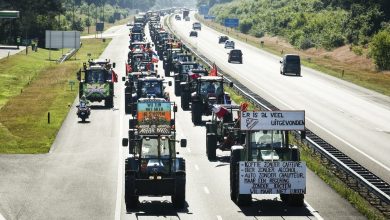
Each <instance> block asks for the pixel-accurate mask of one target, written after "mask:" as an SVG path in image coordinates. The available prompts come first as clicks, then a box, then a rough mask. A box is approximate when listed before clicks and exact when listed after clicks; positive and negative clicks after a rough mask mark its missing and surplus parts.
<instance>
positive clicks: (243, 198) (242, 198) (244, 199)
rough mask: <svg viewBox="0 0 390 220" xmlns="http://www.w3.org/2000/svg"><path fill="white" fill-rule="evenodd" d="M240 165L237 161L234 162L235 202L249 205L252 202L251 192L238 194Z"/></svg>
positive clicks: (239, 204) (240, 204)
mask: <svg viewBox="0 0 390 220" xmlns="http://www.w3.org/2000/svg"><path fill="white" fill-rule="evenodd" d="M239 166H240V165H239V164H238V163H237V164H236V170H235V171H236V173H235V178H236V183H237V191H236V193H237V196H236V204H237V205H238V206H250V205H251V204H252V194H240V191H239V189H240V185H239V184H240V180H239V178H240V173H239V172H240V167H239Z"/></svg>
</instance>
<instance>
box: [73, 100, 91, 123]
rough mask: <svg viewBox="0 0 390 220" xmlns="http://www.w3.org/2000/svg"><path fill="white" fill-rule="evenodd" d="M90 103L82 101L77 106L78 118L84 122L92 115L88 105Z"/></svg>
mask: <svg viewBox="0 0 390 220" xmlns="http://www.w3.org/2000/svg"><path fill="white" fill-rule="evenodd" d="M87 102H88V101H86V100H81V99H80V103H79V104H78V105H77V106H76V108H77V116H78V117H79V118H81V121H82V122H85V120H86V119H87V118H89V115H90V114H91V108H90V107H89V106H88V104H87Z"/></svg>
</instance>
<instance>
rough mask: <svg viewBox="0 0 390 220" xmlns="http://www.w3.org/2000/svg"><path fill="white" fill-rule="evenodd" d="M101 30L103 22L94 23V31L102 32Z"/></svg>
mask: <svg viewBox="0 0 390 220" xmlns="http://www.w3.org/2000/svg"><path fill="white" fill-rule="evenodd" d="M103 30H104V22H98V23H96V31H103Z"/></svg>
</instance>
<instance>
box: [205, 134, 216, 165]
mask: <svg viewBox="0 0 390 220" xmlns="http://www.w3.org/2000/svg"><path fill="white" fill-rule="evenodd" d="M206 154H207V158H208V159H209V160H210V161H215V160H216V159H217V136H216V135H215V134H214V133H208V134H207V137H206Z"/></svg>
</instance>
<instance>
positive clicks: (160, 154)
mask: <svg viewBox="0 0 390 220" xmlns="http://www.w3.org/2000/svg"><path fill="white" fill-rule="evenodd" d="M137 108H138V111H137V112H138V113H137V117H136V118H134V119H130V121H129V125H130V127H129V132H128V138H123V139H122V145H123V146H124V147H127V146H128V147H129V155H130V156H129V157H128V158H127V159H126V160H125V203H126V208H127V210H129V209H134V208H137V206H138V204H139V196H166V195H168V196H171V200H172V203H173V205H174V206H175V207H176V208H178V209H182V208H184V207H185V192H186V163H185V159H184V158H183V157H181V156H180V155H179V154H178V153H177V152H176V143H177V142H180V146H181V147H186V145H187V141H186V139H181V140H180V141H179V140H176V130H175V126H174V125H175V112H177V106H176V105H175V103H173V102H169V101H166V100H164V99H161V98H142V99H140V100H139V101H138V103H137ZM172 113H173V114H172ZM172 116H173V117H172Z"/></svg>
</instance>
